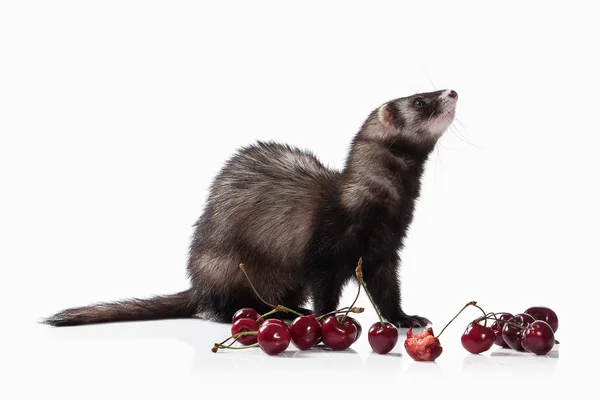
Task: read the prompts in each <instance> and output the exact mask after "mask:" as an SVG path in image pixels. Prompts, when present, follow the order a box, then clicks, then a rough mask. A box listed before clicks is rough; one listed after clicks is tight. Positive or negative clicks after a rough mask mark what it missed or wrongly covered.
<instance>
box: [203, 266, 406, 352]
mask: <svg viewBox="0 0 600 400" xmlns="http://www.w3.org/2000/svg"><path fill="white" fill-rule="evenodd" d="M240 269H241V270H242V271H243V272H244V274H245V275H246V279H248V282H249V283H250V286H251V287H252V289H253V290H254V292H255V294H256V295H257V297H258V298H259V299H260V300H261V301H262V302H263V303H265V304H267V305H268V306H270V307H272V308H273V309H272V310H271V311H269V312H268V313H266V314H263V315H260V314H259V313H258V312H257V311H256V310H255V309H253V308H242V309H240V310H238V311H237V312H236V313H235V314H234V315H233V318H232V325H231V336H230V337H229V338H227V339H225V340H224V341H223V342H221V343H215V345H214V347H213V348H212V351H213V352H217V351H218V349H246V348H253V347H260V349H262V351H263V352H264V353H266V354H268V355H276V354H280V353H282V352H284V351H285V350H286V349H287V348H288V347H289V345H290V343H293V344H294V346H295V347H297V348H298V349H299V350H309V349H311V348H313V347H315V346H317V345H319V344H321V343H322V345H323V346H325V347H327V348H329V349H331V350H336V351H339V350H345V349H347V348H349V347H350V346H352V344H354V343H355V342H356V341H357V340H358V339H359V338H360V337H361V334H362V326H361V324H360V323H359V322H358V321H357V320H356V319H354V318H352V317H350V316H349V315H348V314H349V313H361V312H363V311H364V308H362V307H354V305H355V304H356V301H357V300H358V297H359V295H360V290H361V288H363V289H364V290H365V293H366V294H367V296H368V298H369V300H370V301H371V303H372V304H373V307H374V308H375V311H376V312H377V316H378V317H379V322H375V323H374V324H373V325H372V326H371V327H370V329H369V332H368V340H369V344H370V345H371V348H372V349H373V351H374V352H376V353H379V354H386V353H389V352H390V351H391V350H392V349H393V348H394V347H395V346H396V344H397V342H398V328H396V326H394V325H392V324H391V323H389V322H386V321H384V319H383V318H382V316H381V314H380V313H379V310H377V307H375V304H374V303H373V299H372V298H371V295H370V294H369V292H368V291H367V288H366V286H365V283H364V280H363V275H362V258H360V259H359V261H358V266H357V267H356V277H357V279H358V282H359V286H358V293H357V294H356V298H355V299H354V302H353V303H352V305H351V306H350V307H344V308H342V309H339V310H335V311H332V312H329V313H326V314H324V315H320V316H317V315H313V314H310V315H302V314H300V313H298V312H297V311H294V310H292V309H290V308H287V307H285V306H282V305H273V304H270V303H268V302H266V301H265V300H263V299H262V298H261V297H260V295H259V294H258V292H257V291H256V289H255V287H254V286H253V285H252V282H251V281H250V279H249V277H248V274H247V273H246V271H245V270H244V265H243V264H240ZM276 312H288V313H292V314H296V315H297V317H296V319H294V320H293V321H292V323H291V324H290V325H289V326H288V325H287V324H286V323H285V322H284V321H282V320H281V319H278V318H269V316H270V315H272V314H274V313H276ZM229 341H233V343H231V344H227V343H228V342H229ZM235 342H239V343H240V344H241V345H242V346H234V344H235Z"/></svg>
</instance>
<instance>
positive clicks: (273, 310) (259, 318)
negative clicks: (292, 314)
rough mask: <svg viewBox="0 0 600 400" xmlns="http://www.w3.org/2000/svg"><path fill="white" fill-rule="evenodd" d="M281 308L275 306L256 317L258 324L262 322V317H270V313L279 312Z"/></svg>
mask: <svg viewBox="0 0 600 400" xmlns="http://www.w3.org/2000/svg"><path fill="white" fill-rule="evenodd" d="M279 311H280V310H279V308H277V307H275V308H274V309H272V310H271V311H269V312H268V313H264V314H263V315H261V316H260V317H258V318H256V321H255V322H256V323H257V324H258V323H259V322H260V320H261V319H265V317H268V316H269V315H273V314H275V313H277V312H279Z"/></svg>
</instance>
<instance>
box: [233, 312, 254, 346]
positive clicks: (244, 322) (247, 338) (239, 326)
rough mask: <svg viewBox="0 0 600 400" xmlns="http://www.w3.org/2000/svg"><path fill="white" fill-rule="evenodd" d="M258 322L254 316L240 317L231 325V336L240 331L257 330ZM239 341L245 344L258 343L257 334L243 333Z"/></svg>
mask: <svg viewBox="0 0 600 400" xmlns="http://www.w3.org/2000/svg"><path fill="white" fill-rule="evenodd" d="M256 331H258V324H257V323H256V320H254V319H252V318H240V319H238V320H236V321H235V322H234V323H233V325H231V336H233V335H235V334H238V333H240V332H256ZM237 341H238V342H240V343H241V344H243V345H245V346H249V345H251V344H254V343H256V341H257V339H256V335H242V336H240V337H238V338H237Z"/></svg>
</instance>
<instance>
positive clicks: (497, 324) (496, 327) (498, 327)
mask: <svg viewBox="0 0 600 400" xmlns="http://www.w3.org/2000/svg"><path fill="white" fill-rule="evenodd" d="M496 317H497V318H498V320H499V321H494V323H493V324H492V326H490V328H491V329H492V331H494V334H495V335H496V340H495V341H494V343H496V344H497V345H498V346H502V347H509V346H508V345H507V344H506V342H505V341H504V338H503V337H502V328H503V327H504V322H505V321H508V320H509V319H511V318H512V317H513V316H512V314H507V313H503V314H496Z"/></svg>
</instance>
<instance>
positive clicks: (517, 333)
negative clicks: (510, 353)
mask: <svg viewBox="0 0 600 400" xmlns="http://www.w3.org/2000/svg"><path fill="white" fill-rule="evenodd" d="M509 321H510V322H514V323H516V324H519V325H522V326H527V325H528V324H531V323H532V322H534V321H535V318H533V317H532V316H531V315H529V314H525V313H521V314H516V315H515V316H514V317H512V318H511V319H509ZM522 334H523V329H521V328H519V327H516V326H513V325H511V324H509V323H505V324H504V327H503V328H502V338H503V339H504V341H505V342H506V344H507V345H508V346H509V347H510V348H511V349H513V350H517V351H523V346H522V345H521V335H522Z"/></svg>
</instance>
